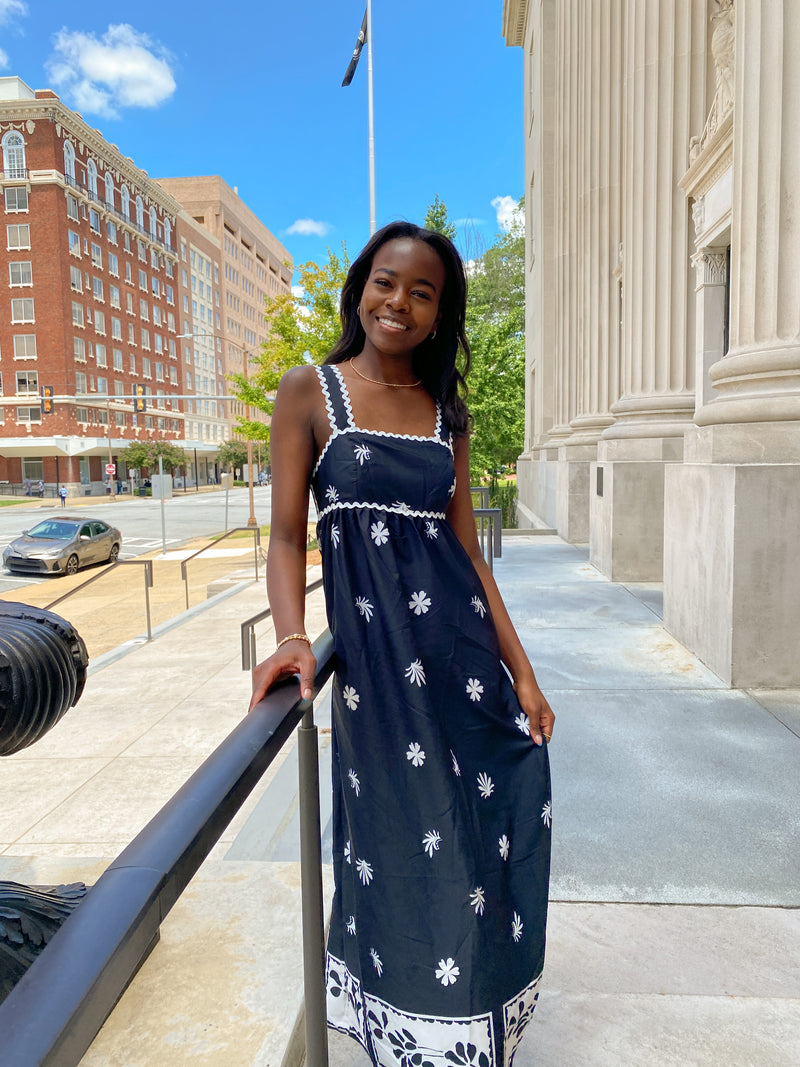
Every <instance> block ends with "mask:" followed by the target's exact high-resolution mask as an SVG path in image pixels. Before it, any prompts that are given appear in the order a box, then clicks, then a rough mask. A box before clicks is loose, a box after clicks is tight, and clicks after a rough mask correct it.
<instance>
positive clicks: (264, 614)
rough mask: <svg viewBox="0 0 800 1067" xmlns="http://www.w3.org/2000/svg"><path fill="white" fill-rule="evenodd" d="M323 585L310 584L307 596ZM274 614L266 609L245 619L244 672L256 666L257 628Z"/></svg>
mask: <svg viewBox="0 0 800 1067" xmlns="http://www.w3.org/2000/svg"><path fill="white" fill-rule="evenodd" d="M322 583H323V579H322V578H317V579H316V580H315V581H313V582H309V584H308V585H307V586H306V589H305V595H306V596H308V595H309V593H315V592H316V591H317V590H318V589H319V588H320V586H321V585H322ZM271 614H272V608H265V609H264V610H263V611H259V613H258V614H257V615H251V616H250V618H249V619H245V620H244V622H243V623H242V626H241V633H242V670H243V671H251V670H252V669H253V667H254V666H255V664H256V626H257V625H258V624H259V623H260V622H263V621H264V619H268V618H269V617H270V615H271Z"/></svg>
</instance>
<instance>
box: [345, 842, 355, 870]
mask: <svg viewBox="0 0 800 1067" xmlns="http://www.w3.org/2000/svg"><path fill="white" fill-rule="evenodd" d="M344 858H345V859H346V860H347V862H348V863H351V864H352V862H353V861H352V859H351V858H350V842H349V841H347V842H346V843H345V846H344Z"/></svg>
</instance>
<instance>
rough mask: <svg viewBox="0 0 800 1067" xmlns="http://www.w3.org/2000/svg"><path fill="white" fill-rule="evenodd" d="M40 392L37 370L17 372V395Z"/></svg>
mask: <svg viewBox="0 0 800 1067" xmlns="http://www.w3.org/2000/svg"><path fill="white" fill-rule="evenodd" d="M38 392H39V372H38V371H35V370H18V371H17V395H18V396H19V395H22V394H24V393H38Z"/></svg>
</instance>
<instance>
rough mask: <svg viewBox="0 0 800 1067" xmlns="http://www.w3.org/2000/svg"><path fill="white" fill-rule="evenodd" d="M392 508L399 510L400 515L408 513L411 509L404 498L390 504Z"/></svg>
mask: <svg viewBox="0 0 800 1067" xmlns="http://www.w3.org/2000/svg"><path fill="white" fill-rule="evenodd" d="M392 508H393V509H394V510H396V511H397V512H399V514H400V515H410V514H411V512H412V509H411V508H410V507H409V505H408V504H407V503H406V501H405V500H395V502H394V504H392ZM429 514H430V512H429Z"/></svg>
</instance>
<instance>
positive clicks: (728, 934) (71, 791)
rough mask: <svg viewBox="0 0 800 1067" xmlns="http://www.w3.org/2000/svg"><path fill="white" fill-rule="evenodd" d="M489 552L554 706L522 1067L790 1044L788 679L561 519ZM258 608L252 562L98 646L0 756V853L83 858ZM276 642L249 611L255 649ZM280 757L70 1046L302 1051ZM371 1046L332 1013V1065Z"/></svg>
mask: <svg viewBox="0 0 800 1067" xmlns="http://www.w3.org/2000/svg"><path fill="white" fill-rule="evenodd" d="M495 575H496V577H497V579H498V582H499V584H500V586H501V589H502V591H503V594H504V596H505V598H506V601H507V603H508V605H509V609H510V612H511V614H512V617H513V618H514V620H515V622H516V624H517V626H518V628H519V631H520V635H521V637H522V639H523V641H524V643H525V645H526V647H527V649H528V651H529V654H530V657H531V660H532V662H533V663H534V666H535V668H536V670H537V674H538V677H539V681H540V683H541V685H542V687H543V689H545V691H546V692H547V693H548V695H549V697H550V700H551V703H552V704H553V707H554V710H555V712H556V715H557V717H558V721H557V725H556V734H555V737H554V741H553V744H552V746H551V750H550V752H551V759H552V766H553V781H554V805H553V806H554V824H553V849H554V850H553V878H552V890H551V897H552V905H551V913H550V922H549V944H548V958H547V965H546V970H545V978H544V982H543V993H542V996H541V999H540V1006H539V1008H538V1009H537V1013H536V1016H535V1017H534V1021H533V1023H532V1024H531V1026H530V1027H529V1030H528V1032H527V1036H526V1038H525V1040H524V1042H523V1045H522V1046H521V1048H520V1052H519V1054H518V1056H517V1059H516V1061H515V1063H516V1067H533V1065H534V1064H536V1067H582V1065H586V1067H595V1065H597V1067H604V1065H609V1067H617V1065H619V1067H623V1065H625V1067H628V1065H636V1067H639V1065H648V1067H649V1065H653V1067H669V1065H676V1067H677V1065H681V1067H693V1065H697V1067H722V1065H725V1067H745V1065H748V1067H779V1065H781V1067H782V1065H786V1067H789V1065H792V1067H796V1065H797V1064H798V1063H800V954H798V951H797V945H798V938H799V937H800V911H798V910H797V909H798V908H800V883H799V882H798V868H799V867H800V863H799V861H800V802H798V799H797V782H798V780H799V778H800V692H797V691H791V692H790V691H759V692H743V691H731V690H727V689H725V688H723V686H722V684H721V683H720V681H719V679H717V678H716V676H715V675H713V674H712V673H711V672H710V671H708V670H707V669H706V668H705V667H704V666H703V665H702V664H701V663H700V662H699V661H698V660H697V659H695V658H694V657H693V656H691V655H690V654H689V653H688V652H687V651H686V649H684V648H683V647H682V646H681V645H679V644H678V643H677V642H676V641H674V640H673V639H672V638H671V637H670V636H669V634H667V633H666V631H665V630H664V628H663V627H662V625H661V620H660V591H659V588H658V587H657V586H650V585H648V586H629V587H625V586H620V585H615V584H613V583H610V582H607V581H606V580H605V579H603V578H602V577H601V576H600V575H598V573H597V572H596V571H595V570H594V568H593V567H591V566H590V564H589V563H588V562H587V558H586V553H585V552H584V551H582V550H580V549H578V548H575V547H572V546H569V545H566V544H564V543H563V542H561V541H560V540H559V539H558V538H556V537H547V536H541V537H514V538H508V539H507V540H506V541H505V543H504V558H503V560H502V561H498V562H497V564H496V568H495ZM235 588H236V587H235V586H234V587H232V589H234V590H235ZM67 603H69V602H67ZM263 606H264V594H263V588H261V587H258V586H255V585H254V584H249V585H246V586H245V587H244V588H241V589H240V590H239V591H238V592H234V593H233V595H229V596H227V597H226V598H225V599H221V600H218V601H216V602H214V604H213V606H212V607H211V608H210V609H209V610H206V611H203V612H200V611H199V609H196V612H195V615H194V617H192V618H190V619H189V621H186V622H185V623H184V624H183V625H182V626H180V627H178V628H173V629H168V630H166V631H165V632H163V633H162V634H161V635H160V636H158V637H157V639H156V640H155V641H153V642H152V643H151V644H149V645H145V646H142V647H140V648H138V650H137V651H135V652H133V653H131V654H130V655H126V656H125V657H123V658H121V659H114V657H113V656H112V657H107V658H106V659H105V660H104V661H99V662H98V663H97V664H96V665H95V668H96V669H95V670H94V671H93V673H92V675H91V677H90V679H89V683H88V685H87V690H86V693H85V694H84V697H83V698H82V700H81V702H80V703H79V705H78V707H77V708H75V709H73V710H72V711H71V712H69V714H68V715H67V716H66V717H65V718H64V720H62V722H61V723H60V724H59V725H58V727H56V729H55V730H53V731H52V732H51V733H50V734H49V735H48V736H47V737H46V738H45V739H43V740H42V741H41V742H40V743H39V744H38V745H37V746H35V747H33V748H31V749H28V750H26V751H25V752H23V753H20V754H19V755H17V756H15V757H11V758H9V759H6V760H4V761H2V762H0V790H1V791H2V795H3V796H5V797H8V796H13V797H14V798H15V801H14V805H13V807H12V806H10V805H4V806H3V809H2V811H0V877H3V878H15V879H17V880H20V881H29V882H50V881H56V880H74V879H83V880H85V881H92V880H93V879H94V878H95V877H96V876H97V875H98V874H99V872H100V871H101V870H102V869H103V867H104V866H105V865H106V863H107V862H108V860H109V859H110V858H111V857H113V856H114V855H116V853H117V852H118V851H119V849H120V848H121V847H122V846H123V845H124V844H125V843H126V842H127V841H128V840H129V839H130V837H131V836H133V834H135V833H136V832H137V831H138V829H140V828H141V826H142V825H144V823H145V822H146V821H147V819H148V818H149V817H150V815H152V814H153V812H154V811H156V810H157V809H158V808H159V807H160V806H161V805H162V804H163V803H164V802H165V800H166V799H167V798H168V797H169V796H170V795H171V794H172V793H174V791H175V789H176V788H177V787H178V785H179V784H180V783H181V782H182V781H183V780H185V778H186V777H187V776H188V775H189V774H190V773H191V771H192V770H193V769H194V768H195V767H196V766H197V765H198V764H199V762H201V761H202V759H203V758H205V756H206V755H207V754H208V752H210V751H211V750H212V749H213V748H214V746H215V745H216V744H217V743H218V742H219V740H220V739H221V738H222V737H223V736H224V735H225V734H226V733H227V732H228V731H229V729H230V728H231V726H232V725H233V724H234V723H235V722H236V721H237V720H238V718H239V717H240V715H241V714H242V712H243V709H244V707H245V706H246V703H247V692H248V688H249V682H248V678H247V676H246V675H245V674H244V673H243V672H242V671H241V667H240V663H239V623H240V621H241V620H242V619H244V618H246V617H247V616H248V615H251V614H254V613H255V612H257V611H258V610H260V608H261V607H263ZM322 625H323V610H322V602H321V599H320V597H319V594H317V595H316V596H315V598H313V599H312V601H311V604H310V619H309V630H310V631H312V632H315V631H316V630H318V629H320V628H321V627H322ZM271 641H272V636H271V630H270V627H269V625H265V626H264V627H262V628H261V629H260V631H259V654H261V653H266V652H268V651H269V649H270V647H271V644H270V643H271ZM325 714H326V707H325V703H324V701H323V702H321V706H320V708H319V717H320V718H321V720H322V724H323V726H324V717H325ZM327 744H328V737H327V735H326V734H325V733H324V732H323V733H322V735H321V747H322V748H323V749H325V748H326V746H327ZM292 759H293V755H292V753H291V750H290V751H289V752H287V753H286V755H285V762H284V764H283V765H282V766H277V767H275V768H274V769H273V771H272V772H271V774H270V775H268V776H267V779H266V780H265V781H264V782H262V783H261V785H260V786H259V788H258V789H257V790H256V791H255V793H254V794H253V796H252V797H251V798H250V800H249V801H248V803H247V805H246V806H245V808H244V809H243V810H242V812H241V813H240V815H239V816H238V817H237V818H236V820H234V822H233V823H232V824H231V826H230V827H229V829H228V831H227V832H226V834H225V836H224V839H223V840H222V841H221V842H220V844H219V845H218V846H217V848H216V849H215V851H214V853H213V854H212V856H211V857H210V859H209V860H208V862H207V863H206V864H205V865H204V866H203V868H202V869H201V871H200V872H199V874H198V876H197V877H196V878H195V880H194V881H193V883H192V885H191V886H190V887H189V889H188V890H187V893H186V894H185V895H184V897H183V898H182V899H181V901H180V902H179V903H178V904H177V905H176V906H175V908H174V909H173V911H172V912H171V914H170V915H169V916H168V918H167V920H166V922H165V923H164V926H163V929H162V940H161V942H160V944H159V945H158V947H157V949H156V950H155V952H154V953H153V954H152V956H151V957H150V958H149V959H148V961H147V962H146V964H145V965H144V967H143V968H142V971H141V972H140V974H139V976H138V977H137V979H136V980H135V981H134V983H133V984H132V986H131V988H130V989H129V990H128V992H127V993H126V994H125V996H124V997H123V999H122V1001H121V1002H120V1004H119V1005H118V1007H117V1009H116V1010H115V1012H114V1013H113V1015H112V1016H111V1018H110V1020H109V1022H108V1023H107V1025H106V1027H105V1028H104V1030H103V1031H102V1032H101V1034H100V1035H99V1036H98V1038H97V1040H96V1041H95V1043H94V1045H93V1046H92V1049H91V1050H90V1051H89V1053H88V1054H87V1056H86V1057H85V1058H84V1065H89V1067H101V1065H102V1067H113V1065H116V1064H119V1065H120V1067H123V1065H124V1067H156V1065H159V1067H160V1065H161V1064H169V1065H170V1067H172V1065H182V1064H192V1067H205V1065H209V1067H212V1065H213V1067H223V1065H224V1067H239V1065H241V1067H250V1065H253V1067H256V1065H258V1067H265V1065H269V1067H290V1064H294V1063H297V1062H298V1060H297V1058H296V1054H295V1053H296V1044H293V1043H291V1042H290V1040H289V1038H290V1034H291V1031H292V1027H293V1023H294V1019H295V1015H296V1010H297V1008H298V1007H299V1004H300V958H299V894H298V864H297V834H296V818H295V811H296V792H295V788H294V784H293V783H294V770H293V767H292V764H291V760H292ZM323 836H324V837H325V834H323ZM328 882H329V878H328ZM328 888H329V887H328ZM287 1046H288V1047H289V1048H290V1052H289V1054H285V1053H286V1049H287ZM367 1063H368V1061H367V1059H366V1057H364V1056H362V1055H361V1054H360V1053H359V1050H358V1048H357V1046H356V1045H355V1044H354V1043H353V1042H351V1041H350V1040H349V1039H345V1038H341V1037H339V1036H338V1035H333V1036H332V1039H331V1064H332V1067H359V1065H365V1064H367ZM437 1067H438V1065H437Z"/></svg>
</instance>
